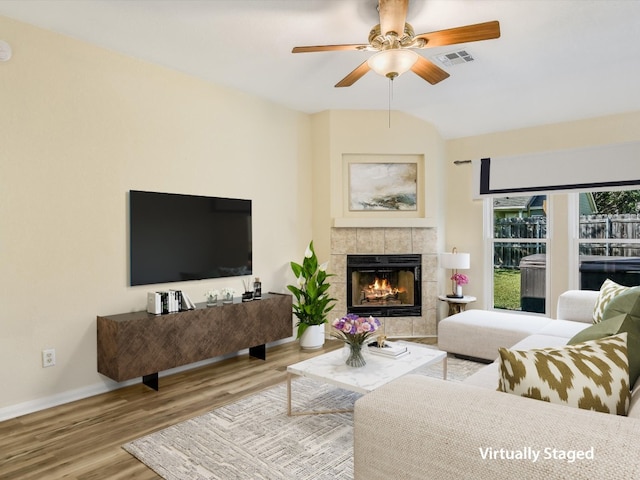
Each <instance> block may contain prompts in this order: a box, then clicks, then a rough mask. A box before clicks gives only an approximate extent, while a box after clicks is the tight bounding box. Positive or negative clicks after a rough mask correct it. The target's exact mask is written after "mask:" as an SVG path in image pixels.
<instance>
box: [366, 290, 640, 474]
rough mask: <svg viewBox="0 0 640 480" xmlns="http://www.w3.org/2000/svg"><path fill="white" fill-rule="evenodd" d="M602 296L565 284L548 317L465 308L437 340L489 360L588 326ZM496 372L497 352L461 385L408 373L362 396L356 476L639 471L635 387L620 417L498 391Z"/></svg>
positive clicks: (553, 343) (562, 340) (558, 340)
mask: <svg viewBox="0 0 640 480" xmlns="http://www.w3.org/2000/svg"><path fill="white" fill-rule="evenodd" d="M598 294H599V292H586V291H585V292H583V291H571V292H565V293H564V294H563V295H562V296H561V297H560V299H559V303H558V308H557V317H558V319H554V320H552V319H549V318H546V317H540V316H536V315H531V316H529V315H515V314H509V313H497V312H488V311H482V310H476V311H473V310H469V311H466V312H463V313H460V314H457V315H454V316H452V317H449V318H447V319H444V320H442V321H441V322H440V325H439V347H440V348H441V349H443V350H447V351H450V352H454V353H457V354H461V355H465V356H469V357H475V358H480V359H485V360H496V357H497V356H498V348H499V347H511V350H530V349H532V348H539V347H561V348H564V347H563V346H565V344H566V343H567V341H569V339H570V338H572V337H573V336H574V335H576V334H577V333H578V332H581V331H584V332H586V331H587V330H585V329H586V328H587V327H589V325H590V324H592V322H593V311H594V306H595V303H596V300H597V298H598ZM625 336H626V333H625ZM498 378H499V368H498V360H496V361H494V362H493V363H490V364H488V365H486V366H485V367H483V368H482V369H480V370H479V371H478V372H477V373H475V374H474V375H472V376H471V377H469V378H468V379H466V380H465V381H464V382H463V383H456V382H451V381H443V380H439V379H435V378H430V377H426V376H422V375H408V376H405V377H402V378H400V379H398V380H396V381H394V382H391V383H390V384H388V385H386V386H384V387H381V388H379V389H378V390H376V391H374V392H372V393H370V394H368V395H365V396H363V397H362V398H360V399H359V400H358V401H357V402H356V405H355V413H354V447H355V448H354V451H355V462H354V464H355V478H356V480H365V479H366V480H375V479H388V478H402V479H426V478H437V479H477V478H491V479H513V478H520V479H539V478H553V479H559V478H567V479H589V480H591V479H594V478H620V479H637V478H640V405H638V402H639V400H638V399H639V398H640V394H636V393H637V391H638V389H634V390H633V392H632V394H631V399H630V402H629V409H628V412H627V416H621V415H612V414H607V413H600V412H595V411H592V410H585V409H581V408H573V407H569V406H566V405H559V404H556V403H549V402H544V401H539V400H534V399H531V398H525V397H522V396H519V395H513V394H509V393H504V392H501V391H497V390H496V389H497V387H498V383H499V382H498ZM627 378H628V377H627ZM639 383H640V382H639ZM627 393H628V389H627Z"/></svg>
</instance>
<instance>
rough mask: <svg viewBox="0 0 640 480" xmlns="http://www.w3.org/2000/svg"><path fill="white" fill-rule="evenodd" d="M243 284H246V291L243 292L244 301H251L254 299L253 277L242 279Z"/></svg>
mask: <svg viewBox="0 0 640 480" xmlns="http://www.w3.org/2000/svg"><path fill="white" fill-rule="evenodd" d="M242 285H243V286H244V293H243V294H242V301H243V302H250V301H251V300H253V290H251V279H250V278H248V279H246V280H243V281H242Z"/></svg>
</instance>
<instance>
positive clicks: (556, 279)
mask: <svg viewBox="0 0 640 480" xmlns="http://www.w3.org/2000/svg"><path fill="white" fill-rule="evenodd" d="M638 124H640V112H633V113H627V114H619V115H612V116H608V117H602V118H596V119H589V120H581V121H576V122H567V123H560V124H554V125H545V126H540V127H535V128H527V129H522V130H513V131H509V132H501V133H494V134H490V135H482V136H477V137H468V138H461V139H456V140H451V141H449V142H447V163H446V167H445V174H446V178H447V182H446V184H447V188H446V191H445V205H446V209H445V211H446V218H447V223H446V229H445V238H446V239H447V241H446V248H448V249H450V248H452V247H453V246H456V247H457V248H458V250H460V251H465V252H470V253H471V270H470V271H469V275H470V280H471V281H470V283H469V285H467V286H466V287H465V293H467V294H470V295H475V296H477V297H478V300H479V301H478V302H477V303H475V304H473V307H474V308H484V307H485V301H484V298H483V294H484V293H485V292H484V291H483V287H484V284H483V282H482V272H483V269H484V267H485V261H484V260H485V259H484V258H483V230H482V228H483V225H482V220H483V219H482V216H483V208H482V201H474V200H472V199H471V192H472V183H471V182H472V179H471V176H472V173H471V165H460V166H455V165H454V164H453V162H454V161H455V160H470V159H478V158H484V157H491V156H503V155H505V156H506V155H517V154H525V153H533V152H544V151H550V150H561V149H569V148H577V147H589V146H597V145H606V144H610V143H621V142H628V141H637V140H640V130H639V129H638V128H637V126H638ZM550 200H551V202H552V205H551V208H552V211H553V214H552V217H551V219H550V221H551V222H552V224H551V231H552V235H553V237H552V240H551V244H550V247H549V248H550V250H549V261H551V262H553V264H554V270H553V271H554V275H553V276H552V277H551V285H550V297H549V298H550V300H551V306H552V308H551V311H550V312H549V313H550V314H552V315H555V305H556V301H557V297H558V295H560V294H561V293H562V292H563V291H565V290H566V289H568V288H570V286H571V283H570V272H569V268H568V261H567V258H568V253H569V251H568V245H569V239H568V236H569V230H568V225H567V206H568V201H567V195H552V196H551V199H550ZM489 261H490V259H489ZM558 267H559V268H558Z"/></svg>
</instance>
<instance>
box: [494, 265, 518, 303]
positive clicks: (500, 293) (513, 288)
mask: <svg viewBox="0 0 640 480" xmlns="http://www.w3.org/2000/svg"><path fill="white" fill-rule="evenodd" d="M493 304H494V306H495V308H505V309H508V310H520V270H511V269H494V270H493Z"/></svg>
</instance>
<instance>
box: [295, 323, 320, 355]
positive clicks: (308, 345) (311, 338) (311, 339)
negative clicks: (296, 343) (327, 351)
mask: <svg viewBox="0 0 640 480" xmlns="http://www.w3.org/2000/svg"><path fill="white" fill-rule="evenodd" d="M323 345H324V325H310V326H308V327H307V329H306V330H305V331H304V333H303V334H302V336H301V337H300V348H302V349H304V350H313V349H316V348H321V347H322V346H323Z"/></svg>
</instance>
